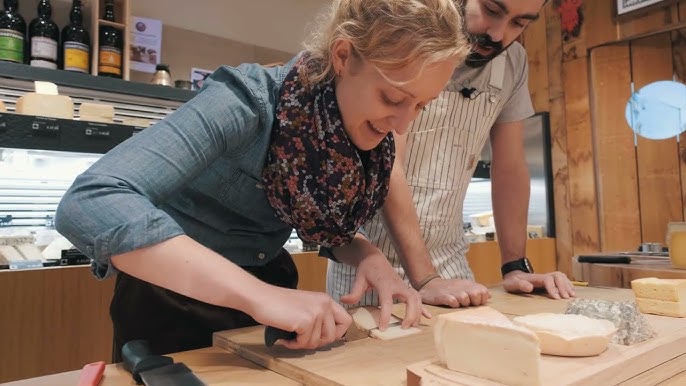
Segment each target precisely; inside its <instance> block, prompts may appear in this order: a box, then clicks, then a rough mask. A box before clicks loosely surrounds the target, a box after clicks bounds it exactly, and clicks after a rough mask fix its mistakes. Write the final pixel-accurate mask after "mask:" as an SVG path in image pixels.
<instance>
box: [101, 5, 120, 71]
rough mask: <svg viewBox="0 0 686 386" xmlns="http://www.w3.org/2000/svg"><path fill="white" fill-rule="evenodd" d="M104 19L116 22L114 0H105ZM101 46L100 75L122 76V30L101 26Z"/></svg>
mask: <svg viewBox="0 0 686 386" xmlns="http://www.w3.org/2000/svg"><path fill="white" fill-rule="evenodd" d="M103 19H104V20H107V21H111V22H114V21H115V17H114V0H105V15H104V16H103ZM99 37H100V47H99V52H98V75H100V76H110V77H113V78H121V77H122V60H121V59H122V49H123V47H124V37H123V34H122V31H121V30H119V29H117V28H115V27H112V26H109V25H103V26H101V27H100V35H99Z"/></svg>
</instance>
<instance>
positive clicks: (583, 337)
mask: <svg viewBox="0 0 686 386" xmlns="http://www.w3.org/2000/svg"><path fill="white" fill-rule="evenodd" d="M512 321H513V322H514V323H515V324H517V325H520V326H522V327H526V328H528V329H529V330H531V331H533V332H534V333H536V335H537V336H538V339H539V341H540V342H541V353H543V354H548V355H559V356H571V357H583V356H592V355H598V354H600V353H602V352H603V351H605V350H607V346H608V344H609V343H610V340H612V337H613V336H614V334H615V332H616V331H617V327H615V325H614V323H612V322H611V321H609V320H605V319H593V318H589V317H588V316H584V315H575V314H553V313H542V314H533V315H524V316H518V317H516V318H514V319H513V320H512Z"/></svg>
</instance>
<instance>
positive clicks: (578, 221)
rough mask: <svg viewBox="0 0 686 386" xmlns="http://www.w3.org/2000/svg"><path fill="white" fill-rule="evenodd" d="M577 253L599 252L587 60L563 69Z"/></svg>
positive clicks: (571, 203)
mask: <svg viewBox="0 0 686 386" xmlns="http://www.w3.org/2000/svg"><path fill="white" fill-rule="evenodd" d="M562 75H563V78H562V79H563V84H564V86H565V90H566V94H565V101H566V104H565V117H566V128H567V151H568V158H567V159H568V164H569V194H570V195H569V206H570V210H571V214H572V234H573V236H572V237H573V239H572V245H573V248H574V253H575V254H579V253H586V252H595V251H598V250H599V236H598V212H597V204H596V187H595V170H594V165H593V162H594V161H593V160H594V157H593V142H592V139H591V138H592V132H591V117H590V112H589V98H588V93H589V90H588V67H587V63H586V58H580V59H576V60H572V61H569V62H565V63H564V64H563V66H562Z"/></svg>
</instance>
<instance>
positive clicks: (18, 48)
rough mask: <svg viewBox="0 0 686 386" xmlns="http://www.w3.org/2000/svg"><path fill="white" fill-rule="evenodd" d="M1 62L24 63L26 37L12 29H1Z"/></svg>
mask: <svg viewBox="0 0 686 386" xmlns="http://www.w3.org/2000/svg"><path fill="white" fill-rule="evenodd" d="M0 60H5V61H8V62H15V63H24V35H23V34H22V33H21V32H17V31H13V30H11V29H0Z"/></svg>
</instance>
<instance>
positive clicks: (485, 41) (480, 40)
mask: <svg viewBox="0 0 686 386" xmlns="http://www.w3.org/2000/svg"><path fill="white" fill-rule="evenodd" d="M467 37H468V39H469V42H470V43H471V45H472V47H473V49H472V51H471V52H470V53H469V55H467V59H465V64H466V65H467V66H469V67H471V68H479V67H482V66H485V65H486V63H488V62H490V61H491V60H492V59H493V58H495V57H496V56H498V55H500V53H501V52H503V51H504V50H506V49H507V47H503V44H502V43H501V42H494V41H493V40H491V37H490V36H489V35H488V34H471V33H469V32H467ZM476 46H481V47H482V48H486V49H488V48H493V52H491V53H490V54H488V55H482V54H480V53H478V52H476V51H474V48H476Z"/></svg>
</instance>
